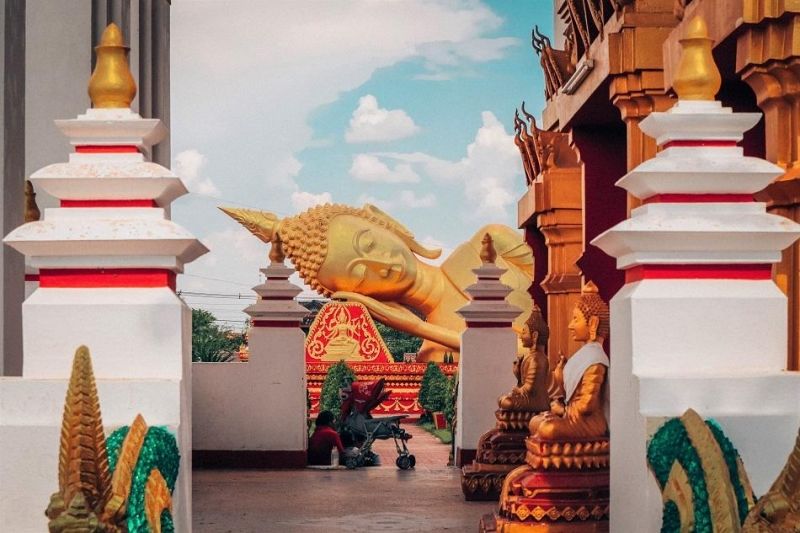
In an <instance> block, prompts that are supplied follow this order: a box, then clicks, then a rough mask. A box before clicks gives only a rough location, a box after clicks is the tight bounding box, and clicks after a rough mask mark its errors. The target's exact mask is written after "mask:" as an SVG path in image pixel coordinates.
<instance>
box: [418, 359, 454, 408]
mask: <svg viewBox="0 0 800 533" xmlns="http://www.w3.org/2000/svg"><path fill="white" fill-rule="evenodd" d="M447 381H448V380H447V376H445V375H444V372H442V369H441V368H439V365H437V364H436V363H434V362H432V361H431V362H429V363H428V366H427V368H425V373H424V374H423V375H422V382H421V383H420V387H419V404H420V405H421V406H422V408H423V409H425V410H426V411H428V412H431V413H433V412H435V411H443V410H444V408H445V406H446V405H447V402H448V398H447V396H448V392H447V388H448V387H447Z"/></svg>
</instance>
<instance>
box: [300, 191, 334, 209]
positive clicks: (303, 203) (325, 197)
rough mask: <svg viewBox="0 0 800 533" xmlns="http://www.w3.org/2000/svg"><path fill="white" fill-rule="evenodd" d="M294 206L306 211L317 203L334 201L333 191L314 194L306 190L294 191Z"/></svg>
mask: <svg viewBox="0 0 800 533" xmlns="http://www.w3.org/2000/svg"><path fill="white" fill-rule="evenodd" d="M291 198H292V207H294V209H295V211H298V212H299V211H305V210H306V209H309V208H311V207H314V206H315V205H320V204H330V203H333V198H332V197H331V193H329V192H323V193H320V194H314V193H310V192H306V191H295V192H293V193H292V197H291Z"/></svg>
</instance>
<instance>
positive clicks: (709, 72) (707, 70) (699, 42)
mask: <svg viewBox="0 0 800 533" xmlns="http://www.w3.org/2000/svg"><path fill="white" fill-rule="evenodd" d="M680 43H681V47H682V48H683V53H682V54H681V60H680V64H679V65H678V72H677V74H676V75H675V81H674V82H673V83H672V86H673V87H674V88H675V92H676V93H677V94H678V100H714V97H715V96H716V95H717V93H718V92H719V88H720V86H721V85H722V76H720V73H719V69H718V68H717V64H716V63H715V62H714V56H713V55H712V53H711V47H712V46H713V45H714V39H711V38H710V37H709V36H708V26H707V25H706V21H705V19H703V17H701V16H699V15H698V16H696V17H694V18H693V19H692V20H691V21H690V22H689V25H688V27H687V30H686V37H684V38H683V39H681V40H680Z"/></svg>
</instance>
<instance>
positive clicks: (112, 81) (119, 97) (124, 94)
mask: <svg viewBox="0 0 800 533" xmlns="http://www.w3.org/2000/svg"><path fill="white" fill-rule="evenodd" d="M129 50H130V48H128V47H127V46H125V44H124V43H123V42H122V31H121V30H120V29H119V26H117V25H116V24H114V23H113V22H112V23H111V24H109V25H108V26H107V27H106V29H105V31H103V35H102V37H101V38H100V44H99V45H97V46H96V47H95V53H96V54H97V62H96V63H95V67H94V72H92V77H91V79H90V80H89V98H91V99H92V107H96V108H126V107H130V106H131V102H132V101H133V98H134V97H135V96H136V82H134V81H133V76H132V75H131V69H130V66H129V65H128V51H129Z"/></svg>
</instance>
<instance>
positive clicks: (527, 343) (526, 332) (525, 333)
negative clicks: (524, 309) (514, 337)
mask: <svg viewBox="0 0 800 533" xmlns="http://www.w3.org/2000/svg"><path fill="white" fill-rule="evenodd" d="M519 339H520V340H521V341H522V345H523V346H524V347H525V348H530V347H531V346H533V337H532V336H531V328H529V327H528V324H525V325H524V326H522V333H520V334H519Z"/></svg>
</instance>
